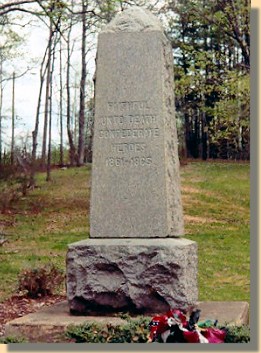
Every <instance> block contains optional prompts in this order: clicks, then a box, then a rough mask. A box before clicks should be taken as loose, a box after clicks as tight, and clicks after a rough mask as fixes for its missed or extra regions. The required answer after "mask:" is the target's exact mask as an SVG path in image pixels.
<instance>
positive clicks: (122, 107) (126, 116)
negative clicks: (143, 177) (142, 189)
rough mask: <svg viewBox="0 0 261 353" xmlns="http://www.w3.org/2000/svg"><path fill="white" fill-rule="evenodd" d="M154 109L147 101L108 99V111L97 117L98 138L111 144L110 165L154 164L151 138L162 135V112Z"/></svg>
mask: <svg viewBox="0 0 261 353" xmlns="http://www.w3.org/2000/svg"><path fill="white" fill-rule="evenodd" d="M152 110H153V109H152V108H151V107H150V105H149V102H148V101H146V100H144V101H130V102H129V101H124V102H107V114H105V115H103V116H97V117H96V128H97V130H96V131H97V135H98V138H100V139H104V140H106V141H107V144H108V145H109V146H108V147H109V148H108V149H107V151H108V153H110V154H109V156H108V155H107V156H106V157H105V164H106V166H107V167H147V166H151V165H152V163H153V160H152V157H151V151H150V145H151V142H150V143H149V140H151V139H155V138H158V137H160V134H161V129H160V126H159V118H158V115H157V113H155V111H154V112H153V111H152ZM133 140H134V141H133ZM130 141H131V142H130Z"/></svg>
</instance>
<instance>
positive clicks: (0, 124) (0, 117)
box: [0, 53, 3, 167]
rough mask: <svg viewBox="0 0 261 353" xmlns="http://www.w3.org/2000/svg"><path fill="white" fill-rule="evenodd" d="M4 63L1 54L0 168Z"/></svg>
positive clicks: (0, 162) (0, 159)
mask: <svg viewBox="0 0 261 353" xmlns="http://www.w3.org/2000/svg"><path fill="white" fill-rule="evenodd" d="M2 72H3V62H2V55H1V53H0V167H1V165H2V154H3V151H2V107H3V84H2V79H3V75H2Z"/></svg>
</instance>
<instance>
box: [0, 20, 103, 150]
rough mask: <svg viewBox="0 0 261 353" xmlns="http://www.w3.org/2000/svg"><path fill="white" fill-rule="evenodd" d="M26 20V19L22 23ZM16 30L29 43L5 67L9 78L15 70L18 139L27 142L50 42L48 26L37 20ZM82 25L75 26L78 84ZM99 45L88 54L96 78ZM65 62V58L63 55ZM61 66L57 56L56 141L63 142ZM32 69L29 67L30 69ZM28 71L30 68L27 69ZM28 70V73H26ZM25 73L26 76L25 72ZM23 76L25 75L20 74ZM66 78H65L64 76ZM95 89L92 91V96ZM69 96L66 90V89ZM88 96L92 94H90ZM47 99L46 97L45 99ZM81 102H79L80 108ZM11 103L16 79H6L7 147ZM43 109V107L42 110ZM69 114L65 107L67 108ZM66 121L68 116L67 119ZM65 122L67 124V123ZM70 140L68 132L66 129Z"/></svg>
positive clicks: (74, 61)
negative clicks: (60, 100)
mask: <svg viewBox="0 0 261 353" xmlns="http://www.w3.org/2000/svg"><path fill="white" fill-rule="evenodd" d="M21 23H22V22H21ZM14 28H15V30H16V31H17V32H18V33H19V34H21V35H22V36H25V38H26V39H25V42H24V43H23V44H22V45H21V46H20V47H19V54H18V55H17V56H16V57H15V58H14V60H13V61H12V62H10V63H9V65H5V67H4V69H5V71H6V77H9V78H11V77H12V73H13V72H15V76H16V77H17V78H16V79H15V116H16V124H15V125H16V126H15V138H16V143H19V142H21V141H25V137H26V136H28V135H29V136H30V138H31V135H32V131H33V130H34V124H35V115H36V108H37V101H38V92H39V85H40V75H39V72H40V63H41V59H42V57H43V55H44V51H45V48H46V45H47V42H48V28H47V27H46V26H45V25H44V24H42V23H40V22H39V21H38V22H37V23H33V26H30V25H29V26H25V27H23V28H22V27H20V26H15V27H14ZM80 35H81V28H80V26H78V27H77V26H76V27H75V28H74V32H73V37H74V38H76V42H75V46H74V47H75V50H74V53H73V56H72V69H71V77H72V78H73V79H74V76H75V75H76V74H78V79H77V84H78V83H79V80H80V70H81V63H80V51H79V49H80V45H81V38H80ZM95 52H96V49H95V46H94V49H93V50H92V51H91V52H90V53H89V54H88V56H87V61H88V73H89V74H88V79H89V80H92V76H93V73H94V66H95V64H94V59H95ZM63 60H64V62H65V57H63ZM58 67H59V58H58V57H57V59H56V73H55V75H54V76H55V77H56V80H57V82H55V84H54V88H53V89H54V92H55V98H54V100H53V112H54V114H53V124H52V129H53V143H54V144H58V143H59V136H60V133H59V129H58V125H59V124H58V114H59V108H58V97H59V87H58V72H57V70H58ZM28 68H29V69H28ZM27 70H28V71H27ZM25 72H26V73H25ZM23 73H25V74H24V75H23V76H21V74H23ZM19 76H21V77H19ZM64 81H65V77H64ZM78 91H79V89H78V90H76V97H77V98H78V96H79V92H78ZM90 94H91V92H89V95H90ZM64 95H65V89H64ZM71 96H72V100H73V99H74V96H75V92H74V90H72V92H71ZM87 98H88V97H87ZM42 100H43V102H44V96H43V98H42ZM78 105H79V102H78V101H77V105H76V106H77V107H78ZM11 106H12V80H11V79H9V80H7V81H5V82H4V96H3V111H2V114H3V115H5V116H6V117H7V118H6V119H5V120H4V122H3V127H4V146H6V145H8V144H10V140H11V114H12V113H11ZM41 111H42V112H43V109H41ZM64 114H65V110H64ZM42 120H43V114H42V115H41V117H40V128H39V142H40V141H41V137H42V136H41V131H42ZM64 121H65V118H64ZM64 125H65V124H64ZM64 136H65V139H66V137H67V136H66V132H64Z"/></svg>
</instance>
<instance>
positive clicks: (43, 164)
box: [41, 20, 53, 167]
mask: <svg viewBox="0 0 261 353" xmlns="http://www.w3.org/2000/svg"><path fill="white" fill-rule="evenodd" d="M52 39H53V29H52V22H51V20H50V29H49V40H48V58H47V75H46V89H45V107H44V126H43V143H42V157H41V166H42V167H44V166H45V165H46V145H47V128H48V111H49V90H50V72H51V57H52Z"/></svg>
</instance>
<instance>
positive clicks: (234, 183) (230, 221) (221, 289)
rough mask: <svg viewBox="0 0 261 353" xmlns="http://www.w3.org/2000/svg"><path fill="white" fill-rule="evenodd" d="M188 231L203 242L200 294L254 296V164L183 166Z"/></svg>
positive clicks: (200, 246)
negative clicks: (251, 256)
mask: <svg viewBox="0 0 261 353" xmlns="http://www.w3.org/2000/svg"><path fill="white" fill-rule="evenodd" d="M181 178H182V196H183V206H184V214H185V230H186V237H187V238H189V239H191V240H195V241H196V242H197V243H198V261H199V264H198V266H199V274H198V281H199V290H200V292H199V293H200V294H199V299H200V300H219V301H222V300H231V301H233V300H246V301H249V299H250V293H249V289H250V273H249V272H250V270H249V268H250V248H249V245H250V207H249V205H250V199H249V195H250V182H249V164H245V163H242V164H240V163H238V164H236V163H198V162H197V163H190V164H188V165H186V166H184V167H183V168H182V169H181Z"/></svg>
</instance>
